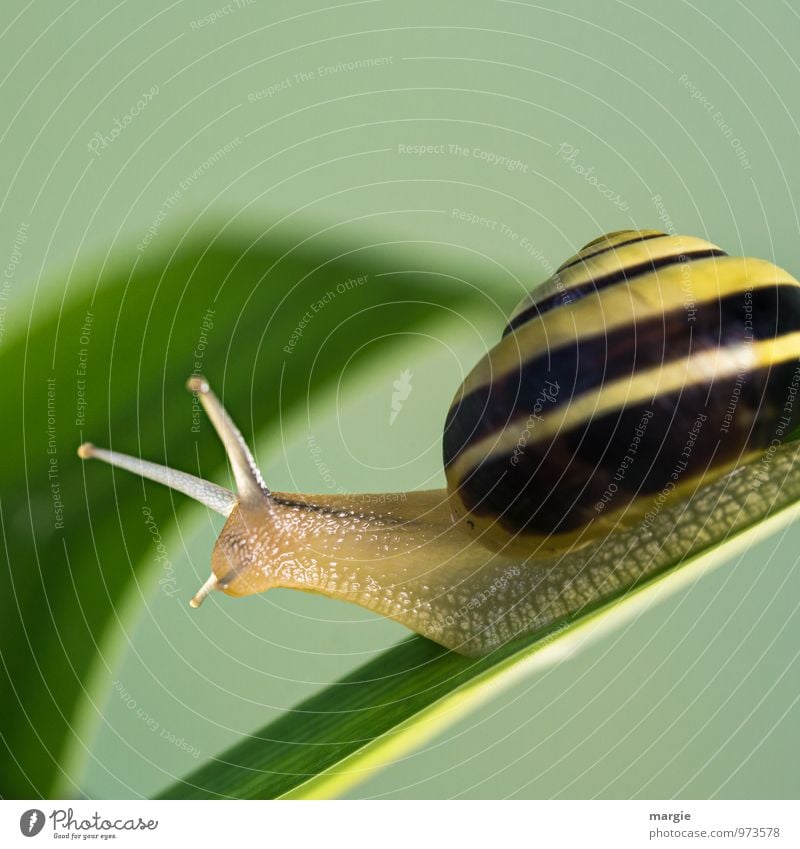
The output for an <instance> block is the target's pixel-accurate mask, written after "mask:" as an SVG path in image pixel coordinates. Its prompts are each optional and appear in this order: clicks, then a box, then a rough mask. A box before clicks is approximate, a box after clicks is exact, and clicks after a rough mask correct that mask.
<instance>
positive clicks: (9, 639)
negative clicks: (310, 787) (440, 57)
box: [0, 233, 513, 798]
mask: <svg viewBox="0 0 800 849" xmlns="http://www.w3.org/2000/svg"><path fill="white" fill-rule="evenodd" d="M450 262H451V256H450V254H449V252H448V251H447V250H446V248H445V247H442V248H436V247H431V249H430V251H429V252H428V254H427V255H426V256H420V255H419V254H415V255H414V256H413V257H412V259H411V264H409V260H408V259H407V258H405V257H404V256H403V255H402V254H401V253H400V252H399V251H398V250H397V249H395V250H394V251H388V250H387V249H386V248H385V247H382V246H372V247H364V248H356V249H350V250H347V249H343V248H342V246H341V245H333V244H331V243H330V242H322V241H320V240H319V239H308V240H305V241H304V242H300V241H299V240H297V239H295V238H294V237H293V235H292V234H291V233H283V234H281V235H275V234H272V235H271V236H270V237H269V238H268V239H267V238H261V239H259V240H256V241H255V242H253V243H251V244H248V243H246V242H244V241H239V240H236V239H229V240H220V239H213V240H211V239H209V240H208V241H207V242H195V243H193V244H190V245H185V246H183V247H181V248H180V249H178V250H177V251H175V252H174V253H164V254H159V255H157V256H154V257H150V256H140V255H136V256H134V257H133V258H132V259H131V260H130V261H129V262H120V263H119V264H118V265H117V266H116V267H114V268H112V269H110V270H109V269H107V268H104V269H102V270H100V271H97V270H93V271H91V272H86V273H85V274H84V275H83V280H82V284H83V285H82V286H81V288H80V290H79V292H78V293H77V294H76V295H74V296H72V295H71V293H70V292H69V290H68V289H67V291H65V292H64V300H63V306H62V305H61V304H59V303H52V304H38V305H37V306H36V315H37V317H38V319H39V323H37V324H35V326H33V327H32V328H31V329H30V331H29V332H28V333H27V335H25V336H24V337H20V338H17V339H16V340H11V339H8V340H7V341H6V342H5V343H4V344H3V346H2V347H1V348H0V367H1V368H2V374H3V378H4V411H3V415H2V417H0V435H1V436H2V442H3V444H4V445H5V446H15V447H16V448H15V450H12V451H7V453H6V455H5V456H4V459H3V470H2V481H1V482H0V521H1V522H2V534H3V549H2V550H3V560H4V569H5V579H6V582H5V586H6V591H5V592H4V593H3V594H2V595H0V645H2V646H3V647H4V650H3V654H2V662H3V663H2V670H1V671H0V704H2V712H0V731H1V732H2V739H3V743H4V745H5V747H6V749H7V754H6V756H4V758H3V760H4V766H3V769H2V770H0V795H2V796H3V797H6V798H8V797H17V798H32V797H37V796H47V795H48V794H51V793H52V792H53V788H54V787H56V786H58V787H59V790H60V792H67V793H70V792H71V793H72V794H74V795H78V794H79V793H80V788H77V787H71V785H69V784H68V783H67V784H66V785H65V783H64V782H63V781H62V783H60V784H59V779H60V778H63V776H62V775H61V771H60V767H59V764H60V763H61V759H62V757H63V753H64V751H65V749H66V748H67V744H68V743H72V744H73V745H83V742H82V741H77V740H75V739H73V738H72V735H73V734H74V732H73V730H72V723H73V721H74V718H75V716H76V713H77V711H78V706H79V704H80V700H81V699H82V698H84V694H85V686H86V681H87V678H88V676H89V673H90V671H91V669H92V664H93V663H95V662H96V660H97V657H98V648H99V646H102V645H103V644H104V642H105V641H106V640H107V638H108V637H109V635H111V634H113V633H114V629H115V628H116V627H118V625H117V619H116V608H117V606H118V605H119V603H120V600H121V598H122V597H123V594H124V592H125V590H126V588H127V587H128V586H129V585H130V584H131V582H132V581H134V580H135V579H136V571H137V569H138V568H139V564H140V562H141V561H142V559H143V553H144V551H145V548H146V546H148V545H149V540H148V539H147V534H146V532H145V531H144V530H143V528H142V527H141V521H140V514H141V507H142V504H143V502H144V501H145V500H146V501H147V503H148V506H149V507H150V508H151V509H152V511H153V515H154V516H156V517H157V518H158V521H159V523H160V524H161V525H162V526H164V527H167V526H168V524H169V521H170V519H171V518H172V516H173V514H174V512H175V511H174V505H175V504H177V503H179V502H180V496H174V495H173V494H171V493H169V492H168V491H166V490H165V489H163V488H161V487H159V486H157V485H155V484H149V483H144V482H142V481H141V480H139V479H137V478H136V477H135V476H132V475H123V474H116V475H114V474H113V473H112V471H111V470H110V469H108V468H104V467H102V466H100V465H92V466H91V467H89V466H83V465H82V464H81V462H80V461H79V460H78V458H77V457H76V455H75V450H76V448H77V446H78V445H79V444H80V443H81V442H82V441H84V440H85V439H91V440H92V441H94V442H97V443H98V444H106V445H111V446H114V447H117V448H119V449H120V450H125V451H128V452H130V453H140V455H141V456H143V457H146V458H148V459H151V460H155V461H160V462H165V463H168V464H169V465H171V466H174V467H176V468H180V469H185V470H187V471H193V472H195V473H196V474H200V475H202V476H203V477H206V478H211V479H220V475H219V471H220V468H221V467H222V463H223V462H224V458H223V455H222V450H221V447H220V445H219V442H218V440H217V439H216V438H215V437H214V435H213V433H212V431H211V428H210V426H209V424H208V423H207V421H206V419H205V417H200V418H199V419H198V420H197V421H199V432H197V433H196V432H193V430H192V428H193V425H195V423H196V421H195V420H194V419H193V414H192V399H191V396H189V395H188V394H187V393H186V392H185V390H184V383H185V380H186V378H187V377H188V376H189V374H191V373H192V372H193V371H195V370H196V369H197V370H198V371H200V370H202V372H203V373H205V374H206V375H207V376H208V377H209V379H210V380H211V381H212V383H213V385H214V386H215V388H216V390H217V392H218V393H219V394H220V395H222V396H223V398H224V400H225V403H226V404H228V405H229V406H230V407H231V408H232V409H234V410H237V411H238V413H237V419H238V420H239V425H240V427H241V428H242V430H243V432H244V433H245V436H246V437H247V438H248V439H249V440H252V439H253V436H254V433H253V431H254V429H255V428H265V427H270V426H277V425H278V422H279V416H280V415H282V414H285V413H287V412H288V411H289V410H290V409H292V408H294V407H296V406H297V405H298V404H302V402H303V399H304V398H305V397H306V395H307V394H310V393H314V392H317V391H318V390H319V389H320V387H322V386H323V385H325V384H326V383H328V382H329V381H331V380H332V379H334V378H337V377H338V376H339V375H340V374H341V372H342V370H343V368H344V366H345V364H349V365H348V369H353V368H355V369H356V373H358V371H357V370H358V367H359V359H358V356H356V357H355V364H354V363H353V357H354V352H358V351H359V350H360V349H362V348H363V349H364V350H365V353H364V354H362V355H361V356H362V359H363V358H365V357H374V356H379V355H380V353H381V351H384V350H386V349H387V348H389V346H391V345H392V344H393V339H392V336H393V334H395V333H398V332H403V331H407V330H408V329H409V328H412V327H417V326H419V325H421V324H424V323H427V322H430V321H432V320H435V319H436V318H437V317H439V316H441V315H442V314H443V313H447V312H449V311H450V310H451V309H455V310H459V309H461V308H462V307H465V306H466V305H467V304H468V303H470V302H471V303H472V304H473V305H474V304H475V303H477V302H478V301H479V300H480V298H481V297H482V295H481V293H480V291H479V290H478V289H476V288H473V287H471V286H469V285H464V283H463V281H458V280H457V279H455V278H454V277H453V276H452V275H453V268H452V266H451V264H450ZM474 263H475V264H474V267H473V268H472V269H471V270H470V271H471V273H473V274H474V276H475V279H476V280H480V281H481V282H482V287H483V289H484V291H485V290H486V285H487V281H488V286H489V288H491V286H492V285H494V283H498V287H499V288H502V287H503V286H505V287H506V288H505V290H504V291H505V292H506V294H508V291H509V289H508V286H507V284H508V281H506V280H503V281H498V270H497V267H496V266H495V265H493V264H492V263H491V262H489V260H483V259H481V258H480V257H477V256H476V258H475V260H474ZM358 278H360V282H359V281H358V280H357V279H358ZM353 280H356V282H355V283H352V282H351V283H348V282H347V281H353ZM492 281H494V283H493V282H492ZM65 285H66V284H65ZM495 294H496V293H495ZM511 297H512V298H513V295H512V296H511ZM323 302H324V303H323ZM319 304H321V306H319V308H316V307H315V305H319ZM506 306H507V304H506ZM494 308H495V309H496V307H494ZM209 310H213V313H209V312H208V311H209ZM209 315H210V316H211V317H212V323H213V329H209V328H208V327H205V328H204V322H205V324H206V325H207V324H208V321H207V316H209ZM293 333H294V334H295V336H294V339H295V341H294V343H293V342H292V338H293ZM366 343H370V344H369V345H367V344H366ZM287 347H288V348H289V352H287V351H286V350H285V349H286V348H287ZM84 371H85V373H84ZM81 381H85V382H84V383H81ZM81 393H83V394H82V395H81ZM48 395H49V396H50V397H48ZM82 400H84V401H85V409H84V410H83V423H82V424H81V423H78V418H79V414H80V413H79V403H81V401H82ZM48 404H49V406H48ZM245 413H249V415H246V414H245ZM201 458H202V460H201ZM201 464H202V465H205V468H203V467H202V465H201ZM222 480H223V481H224V477H223V478H222ZM61 505H63V506H61ZM132 525H135V526H136V527H135V530H133V531H132V530H131V527H132ZM65 786H66V788H67V789H66V790H65V789H64V788H65Z"/></svg>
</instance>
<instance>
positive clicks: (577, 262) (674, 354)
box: [79, 230, 800, 655]
mask: <svg viewBox="0 0 800 849" xmlns="http://www.w3.org/2000/svg"><path fill="white" fill-rule="evenodd" d="M798 358H800V283H798V282H797V281H796V280H795V279H794V278H793V277H791V276H790V275H789V274H788V273H787V272H785V271H783V270H782V269H780V268H778V267H776V266H774V265H772V264H771V263H769V262H766V261H763V260H758V259H750V258H739V257H729V256H727V255H726V254H725V253H724V252H723V251H722V250H721V249H719V248H718V247H716V246H715V245H712V244H710V243H708V242H706V241H704V240H702V239H694V238H690V237H681V236H669V235H666V234H663V233H659V232H657V231H652V230H642V231H621V232H617V233H610V234H607V235H606V236H603V237H601V238H599V239H596V240H594V241H593V242H590V243H589V244H588V245H586V246H585V247H584V248H583V249H582V250H581V251H580V252H579V253H578V254H577V255H576V256H574V257H572V258H571V259H569V260H567V261H566V262H565V263H564V264H563V265H562V266H560V268H559V269H558V270H557V271H556V273H555V274H554V275H553V277H551V278H550V280H548V281H546V282H545V283H544V284H542V285H541V286H540V287H538V288H537V289H536V290H535V291H534V292H533V293H532V294H531V295H530V296H528V297H526V298H525V299H524V300H523V301H522V302H521V304H520V305H519V306H518V307H517V309H516V310H515V311H514V313H513V314H512V316H511V318H510V319H509V323H508V325H507V327H506V328H505V332H504V333H503V335H502V338H501V340H500V342H499V343H498V344H497V345H496V346H495V347H494V348H493V349H492V350H491V351H489V352H488V353H487V354H486V355H485V356H484V357H483V358H482V359H481V360H480V362H479V363H478V364H477V365H476V366H475V368H474V369H473V370H472V371H471V372H470V374H469V375H468V376H467V378H466V380H465V381H464V383H463V385H462V386H461V387H460V388H459V390H458V392H457V393H456V395H455V398H454V400H453V403H452V405H451V407H450V410H449V412H448V414H447V418H446V421H445V427H444V435H443V453H444V466H445V476H446V479H447V488H446V489H443V490H429V491H423V492H409V493H404V494H402V496H401V497H392V496H391V495H390V496H376V495H357V494H355V495H300V494H296V493H278V492H270V490H269V489H268V488H267V486H266V485H265V483H264V481H263V480H262V477H261V474H260V472H259V471H258V468H257V466H256V463H255V461H254V459H253V457H252V455H251V453H250V451H249V450H248V448H247V446H246V445H245V443H244V440H243V439H242V436H241V434H240V433H239V431H238V430H237V428H236V426H235V425H234V423H233V421H232V420H231V418H230V417H229V416H228V414H227V413H226V411H225V410H224V409H223V407H222V406H221V404H220V403H219V401H218V400H217V398H216V396H215V395H214V394H213V393H212V392H211V390H210V388H209V386H208V383H207V382H206V381H205V380H204V379H203V378H192V379H191V380H190V381H189V384H188V387H189V389H190V390H191V391H193V392H196V393H197V394H198V396H199V398H200V400H201V402H202V404H203V406H204V408H205V409H206V411H207V413H208V415H209V417H210V419H211V421H212V423H213V425H214V427H215V428H216V430H217V432H218V433H219V435H220V437H221V439H222V441H223V444H224V445H225V448H226V451H227V453H228V457H229V460H230V463H231V468H232V470H233V474H234V478H235V481H236V488H237V492H236V493H233V492H231V491H230V490H227V489H225V488H223V487H219V486H217V485H215V484H212V483H209V482H207V481H203V480H200V479H199V478H195V477H193V476H191V475H187V474H185V473H183V472H177V471H174V470H171V469H167V468H165V467H162V466H157V465H156V464H152V463H148V462H146V461H142V460H139V459H137V458H132V457H128V456H126V455H121V454H118V453H116V452H112V451H105V450H102V449H97V448H95V447H94V446H92V445H90V444H88V443H87V444H85V445H83V446H81V448H80V449H79V454H80V455H81V456H82V457H85V458H88V457H97V458H99V459H102V460H105V461H107V462H109V463H112V464H113V465H117V466H121V467H124V468H127V469H129V470H131V471H134V472H136V473H139V474H141V475H143V476H145V477H148V478H150V479H153V480H156V481H158V482H160V483H164V484H166V485H168V486H171V487H172V488H174V489H177V490H179V491H181V492H184V493H186V494H188V495H190V496H191V497H193V498H195V499H196V500H198V501H201V502H202V503H204V504H206V506H208V507H210V508H211V509H214V510H216V511H217V512H219V513H222V514H223V515H225V516H226V517H227V521H226V523H225V526H224V527H223V530H222V532H221V533H220V537H219V539H218V541H217V544H216V546H215V548H214V551H213V554H212V574H211V577H210V578H209V580H208V581H207V582H206V584H204V586H203V587H202V588H201V590H200V591H199V592H198V593H197V595H196V596H195V597H194V598H193V599H192V601H191V603H192V605H193V606H195V607H196V606H199V604H200V603H201V602H202V601H203V599H204V598H205V597H206V596H207V595H208V594H209V593H210V592H211V591H212V590H217V589H218V590H222V591H224V592H225V593H226V594H228V595H232V596H243V595H248V594H251V593H260V592H264V591H265V590H268V589H271V588H273V587H290V588H295V589H301V590H306V591H312V592H317V593H321V594H324V595H328V596H332V597H337V598H342V599H346V600H349V601H352V602H355V603H357V604H360V605H362V606H364V607H366V608H368V609H370V610H372V611H375V612H377V613H380V614H381V615H384V616H388V617H390V618H392V619H395V620H397V621H399V622H401V623H403V624H405V625H407V626H408V627H409V628H411V629H412V630H414V631H416V632H418V633H421V634H423V635H424V636H427V637H429V638H431V639H433V640H435V641H437V642H439V643H441V644H443V645H445V646H447V647H448V648H451V649H453V650H455V651H458V652H461V653H464V654H468V655H480V654H485V653H486V652H488V651H491V650H492V649H494V648H496V647H497V646H499V645H502V644H503V643H505V642H507V641H509V640H511V639H514V638H517V637H521V636H523V635H525V634H527V633H530V632H532V631H533V630H535V629H537V628H539V627H542V626H543V625H546V624H547V623H549V622H552V621H554V620H555V619H557V618H560V617H563V616H565V615H570V614H574V613H576V612H577V611H578V610H580V609H582V608H584V607H585V606H587V605H592V604H595V603H597V602H598V601H601V600H602V599H603V598H604V597H607V596H608V595H610V594H612V593H615V592H618V591H619V590H620V589H621V588H625V587H629V586H632V585H633V584H635V583H636V582H637V581H639V580H641V579H642V578H645V577H647V576H648V575H650V574H654V573H655V572H656V571H657V570H658V568H659V564H661V566H662V567H663V565H664V563H665V562H666V561H665V560H664V557H666V554H667V552H666V550H665V551H659V552H656V551H653V552H651V553H650V556H648V558H647V559H644V560H643V559H642V552H643V551H644V550H645V548H646V546H647V542H648V539H649V535H650V533H651V529H652V527H653V526H654V525H656V526H658V525H659V523H660V524H661V525H663V523H664V522H670V521H673V520H674V521H675V522H677V523H678V524H679V523H680V521H681V519H680V515H679V513H676V512H675V505H679V504H681V503H683V502H685V501H686V500H687V499H693V500H695V501H702V499H704V498H707V497H708V496H710V495H713V494H716V495H717V496H719V493H721V492H722V490H721V489H720V487H722V486H723V485H724V483H725V480H726V478H729V477H730V476H731V475H733V474H735V473H736V472H737V470H739V469H741V468H742V467H744V466H747V465H748V464H749V463H750V462H752V461H753V460H755V459H756V458H758V457H759V456H760V455H761V454H763V452H764V451H765V450H767V449H769V448H770V446H772V445H775V444H778V445H779V444H780V443H782V442H784V441H786V439H787V438H789V437H790V435H791V434H792V431H793V430H794V429H795V427H796V426H797V424H798V422H800V405H797V406H798V410H797V412H795V410H794V405H793V404H789V405H787V393H789V392H790V390H791V387H792V386H794V390H795V392H796V391H797V383H798V382H800V377H798ZM793 381H795V382H794V383H793ZM792 397H793V396H792ZM709 503H711V504H713V502H709ZM708 509H709V510H710V509H713V508H712V507H709V508H708ZM648 523H649V524H648ZM676 527H677V525H676ZM629 542H636V544H637V545H638V547H639V550H638V554H636V555H631V549H630V548H626V545H627V544H628V543H629ZM620 546H622V547H620ZM689 548H691V546H690V545H689V544H686V545H685V549H686V550H687V551H688V549H689Z"/></svg>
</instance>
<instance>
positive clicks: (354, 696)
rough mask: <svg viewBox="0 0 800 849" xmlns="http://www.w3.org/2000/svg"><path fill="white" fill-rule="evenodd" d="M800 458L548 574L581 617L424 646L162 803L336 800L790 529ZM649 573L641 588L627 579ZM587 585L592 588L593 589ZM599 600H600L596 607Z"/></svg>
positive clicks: (316, 701) (727, 486) (761, 465)
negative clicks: (575, 598) (469, 648)
mask: <svg viewBox="0 0 800 849" xmlns="http://www.w3.org/2000/svg"><path fill="white" fill-rule="evenodd" d="M799 459H800V449H799V448H798V447H797V445H796V444H788V445H784V446H783V447H781V448H779V449H777V450H772V449H771V450H770V451H768V452H767V453H766V454H765V455H764V457H763V458H760V459H759V460H757V461H755V462H753V463H751V464H750V465H749V466H748V467H746V468H744V469H741V470H739V471H738V472H736V473H734V474H733V475H729V476H727V477H725V478H723V479H721V480H718V481H716V482H715V483H713V484H711V485H709V486H707V487H704V488H703V489H702V490H701V491H700V492H698V493H697V494H696V496H695V497H694V498H693V499H692V500H691V501H690V502H689V503H688V504H686V503H684V504H678V505H674V506H671V507H668V508H665V509H663V510H660V511H659V512H658V514H657V515H656V516H654V517H652V525H651V527H649V528H648V530H647V531H643V530H642V529H641V528H639V529H636V530H634V531H628V532H625V533H618V534H616V535H614V536H613V538H612V539H611V540H610V541H608V542H606V543H604V544H602V545H600V546H599V547H597V548H594V549H591V550H588V551H587V550H584V551H581V552H577V553H574V554H571V555H569V556H568V557H566V558H564V559H563V560H562V561H559V563H558V564H555V563H551V564H548V566H549V568H560V569H562V570H563V571H564V578H565V583H564V587H565V589H564V592H570V591H571V590H572V589H574V590H575V592H577V593H578V594H579V596H580V597H581V598H585V599H586V601H584V602H583V603H582V607H581V608H580V610H579V611H578V612H577V613H575V614H573V615H571V616H568V617H562V618H560V619H557V620H555V621H552V622H549V623H548V624H546V625H544V626H543V627H542V628H541V629H540V630H539V631H538V632H537V633H535V634H533V635H532V636H529V637H528V638H526V639H525V640H523V641H521V642H518V643H516V644H514V645H510V646H506V647H504V648H503V649H501V650H499V651H497V652H494V653H493V654H491V655H489V656H487V657H485V658H482V659H480V660H478V661H475V660H471V659H468V658H465V657H461V656H458V655H455V654H453V653H451V652H448V651H446V650H444V649H442V648H440V647H438V646H436V645H434V644H433V643H430V642H428V641H427V640H424V639H422V638H419V637H416V638H412V639H410V640H407V641H405V642H403V643H401V644H399V645H398V646H396V647H394V648H392V649H390V650H389V651H387V652H385V653H384V654H383V655H381V656H380V657H377V658H375V659H374V660H373V661H371V662H370V663H368V664H366V665H365V666H363V667H361V668H360V669H358V670H356V671H355V672H354V673H352V674H350V675H348V676H347V677H345V678H344V679H342V680H341V681H339V682H338V683H336V684H334V685H333V686H331V687H328V688H326V689H325V690H323V691H321V692H319V693H317V694H316V695H314V696H313V697H312V698H310V699H308V700H306V701H305V702H303V703H302V704H300V705H298V706H297V707H296V708H295V709H294V710H292V711H290V712H288V713H287V714H286V715H284V716H283V717H281V718H280V719H278V720H277V721H275V722H272V723H271V724H269V725H267V726H266V727H265V728H263V729H261V730H260V731H259V732H258V733H255V734H253V735H251V736H249V737H247V738H246V739H244V740H242V741H241V742H240V743H239V744H237V745H236V746H234V747H232V748H231V749H230V750H228V751H227V752H224V753H222V754H221V755H219V756H218V757H216V758H214V759H213V760H212V761H210V762H209V763H207V764H206V765H205V766H203V767H201V768H200V769H198V770H197V771H196V772H193V773H192V774H190V775H188V776H187V777H185V778H184V779H183V780H182V781H179V782H177V783H175V784H174V785H172V786H171V787H170V788H169V789H168V790H167V791H166V792H165V793H164V794H163V795H164V797H165V798H207V797H217V798H219V797H235V798H276V797H286V798H330V797H335V796H338V795H341V794H342V793H343V792H345V791H346V790H348V789H349V788H351V787H353V786H355V785H357V784H358V783H359V782H360V781H363V780H365V779H366V778H368V777H369V775H370V774H371V773H373V772H374V771H375V770H377V769H380V768H381V767H384V766H386V765H388V764H389V763H391V762H392V761H393V760H394V759H395V758H397V757H399V756H400V755H402V754H404V753H406V752H408V751H410V750H412V749H414V748H415V747H418V746H420V745H421V744H422V743H424V742H425V741H426V740H428V739H429V738H430V737H432V736H433V735H434V734H436V733H437V732H440V731H441V730H442V729H444V728H446V727H447V726H448V725H449V724H451V723H453V722H454V721H456V720H457V719H459V718H461V717H462V716H463V715H464V714H465V713H466V712H468V711H469V710H472V709H474V708H475V707H477V706H478V705H480V704H481V703H483V702H484V701H485V700H487V699H489V698H491V697H493V696H494V695H496V694H497V692H498V691H499V690H501V689H502V687H504V686H508V685H510V684H511V683H513V682H514V681H515V680H518V679H519V677H520V676H524V675H529V674H531V673H532V672H534V671H535V670H536V669H538V668H541V667H542V666H544V665H545V664H548V663H554V662H557V661H559V660H560V659H562V658H564V657H565V656H566V655H568V654H569V653H571V652H574V651H576V650H578V649H579V648H580V647H581V645H583V644H584V643H585V642H586V641H587V640H590V639H592V638H594V637H596V636H597V635H598V634H600V633H603V632H604V631H606V630H608V629H610V628H615V627H619V626H620V624H621V623H623V622H625V621H627V620H628V619H630V618H631V617H633V616H635V615H636V613H637V612H639V611H641V610H642V609H643V608H645V607H646V606H648V605H650V604H652V603H654V602H656V601H658V600H660V599H661V598H663V597H665V596H666V595H668V594H669V593H672V592H675V591H676V590H678V589H680V588H682V587H684V586H686V585H687V584H689V583H690V582H692V581H695V580H697V579H698V578H700V577H701V576H702V575H703V574H705V573H707V572H708V571H710V570H711V569H714V568H716V567H718V566H719V565H721V564H724V563H725V562H727V561H729V560H730V559H731V558H732V557H733V556H734V555H735V554H737V553H739V552H741V551H742V550H744V549H746V548H748V547H749V546H751V545H753V544H754V543H755V542H756V541H757V540H759V539H762V538H764V537H766V536H767V535H769V534H772V533H775V532H777V531H779V530H780V529H782V528H784V527H785V526H786V525H787V524H788V523H790V522H791V521H793V520H794V519H795V518H796V516H797V512H798V507H797V504H796V502H797V500H798V499H800V473H798V460H799ZM636 574H642V575H643V576H644V577H645V578H646V580H639V581H636V580H635V579H634V578H632V576H634V575H636ZM586 588H593V591H592V592H588V593H586V592H585V590H586ZM592 599H594V600H592Z"/></svg>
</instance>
